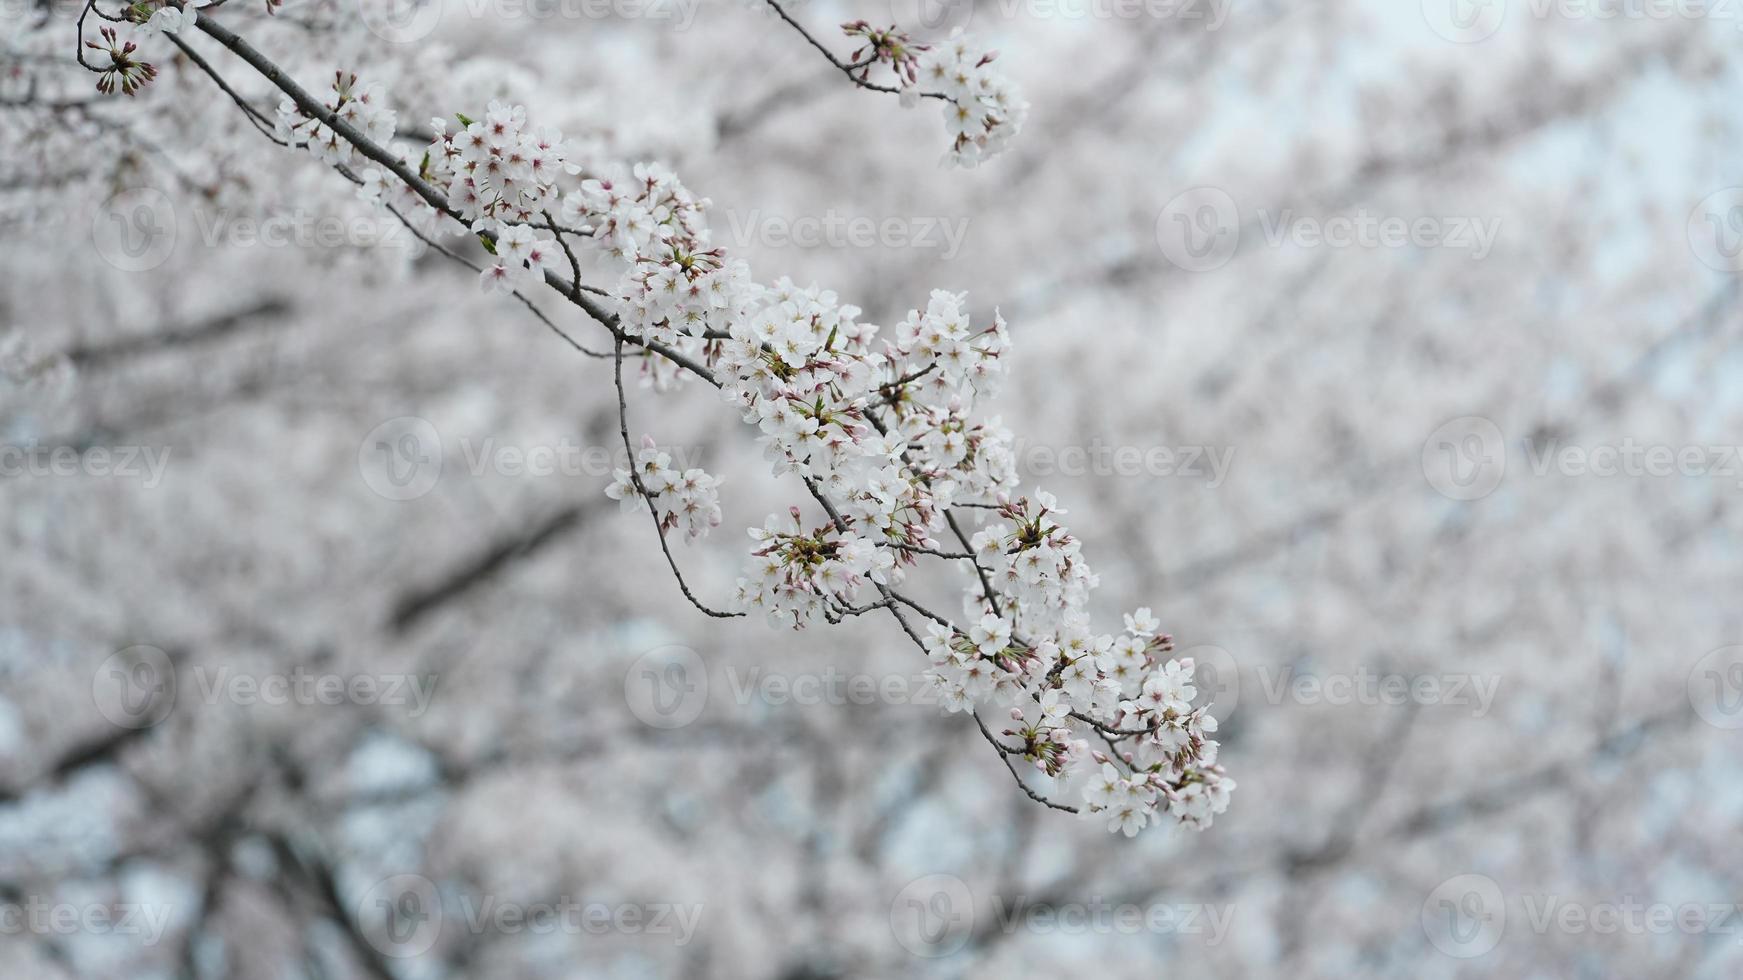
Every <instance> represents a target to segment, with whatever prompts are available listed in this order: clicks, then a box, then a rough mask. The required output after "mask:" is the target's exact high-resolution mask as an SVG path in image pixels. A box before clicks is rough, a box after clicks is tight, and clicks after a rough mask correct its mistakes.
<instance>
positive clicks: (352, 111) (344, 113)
mask: <svg viewBox="0 0 1743 980" xmlns="http://www.w3.org/2000/svg"><path fill="white" fill-rule="evenodd" d="M189 13H190V16H191V14H192V12H191V11H190V12H189ZM323 104H324V105H325V106H326V107H327V108H328V109H329V110H331V111H332V113H333V115H334V116H336V117H338V118H339V119H341V120H343V121H344V122H346V123H347V124H349V125H351V126H353V127H355V128H356V129H357V130H358V131H359V132H361V133H362V134H363V135H364V136H367V137H368V138H369V139H370V140H371V141H373V142H375V143H378V144H379V143H386V142H387V141H388V140H390V139H392V138H393V133H394V128H395V127H396V126H397V125H398V119H399V115H398V113H396V112H394V111H393V110H392V109H390V108H388V105H387V97H386V93H384V92H383V91H382V88H381V85H380V83H378V82H360V81H358V79H357V75H356V73H355V72H346V71H343V70H341V71H335V72H334V73H333V98H332V99H331V100H329V101H327V102H325V103H323ZM274 129H275V130H276V131H277V134H278V138H279V139H281V140H284V141H285V142H287V143H296V144H301V145H303V146H306V147H308V150H309V152H310V153H313V154H314V155H315V159H317V160H319V161H321V162H322V163H330V164H337V165H339V166H347V165H349V164H350V163H351V160H352V147H351V141H350V140H347V139H345V138H344V137H342V136H340V135H339V134H338V133H337V132H334V130H333V128H332V127H331V126H328V125H327V124H326V123H324V122H322V121H321V120H319V119H316V118H314V117H312V116H309V115H307V114H305V113H304V112H303V111H302V110H301V109H299V108H297V104H296V103H295V102H294V101H292V100H291V98H290V97H289V96H286V97H285V98H283V99H281V100H280V101H279V104H278V113H277V115H276V117H275V118H274Z"/></svg>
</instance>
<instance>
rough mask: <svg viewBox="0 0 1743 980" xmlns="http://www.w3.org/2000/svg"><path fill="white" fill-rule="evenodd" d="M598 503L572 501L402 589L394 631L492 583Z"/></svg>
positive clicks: (578, 522) (576, 523) (575, 523)
mask: <svg viewBox="0 0 1743 980" xmlns="http://www.w3.org/2000/svg"><path fill="white" fill-rule="evenodd" d="M597 506H598V504H596V503H594V502H592V501H591V500H589V501H588V502H586V503H581V504H570V505H569V506H567V507H564V508H562V509H561V510H558V511H556V512H555V513H553V514H551V515H549V516H548V517H546V518H544V519H543V520H541V521H539V522H537V523H535V524H532V525H531V526H530V527H528V528H527V529H526V530H524V531H521V532H519V533H516V534H511V535H509V536H507V537H504V538H502V539H500V540H498V541H495V542H492V543H491V544H490V546H489V547H487V548H486V549H485V550H484V551H483V552H482V553H481V554H478V555H476V556H474V557H472V558H471V559H468V560H467V561H466V562H465V563H463V564H461V565H460V566H458V567H456V568H454V569H451V570H449V571H448V572H446V573H445V574H443V575H442V576H440V577H439V578H437V579H436V580H435V581H434V582H432V583H430V584H428V585H424V586H420V587H418V588H415V589H413V590H411V591H409V592H405V593H402V594H401V595H400V597H399V598H398V599H397V600H395V601H394V604H393V614H392V616H391V618H390V619H389V624H390V625H391V626H392V628H393V631H394V632H395V633H404V632H406V631H407V630H409V629H411V627H412V626H414V625H416V624H417V622H418V621H419V620H421V619H423V618H424V617H425V616H427V615H429V614H430V613H432V612H434V611H436V610H437V609H439V608H441V607H442V606H445V605H447V604H448V603H450V602H454V601H455V600H457V599H460V598H462V597H464V596H465V595H467V594H468V593H470V592H472V591H473V590H475V589H478V588H480V587H482V586H484V585H485V584H487V583H489V582H490V581H491V580H492V579H494V578H496V577H497V576H498V575H499V574H501V573H502V571H503V570H504V569H506V568H507V567H509V566H510V565H512V564H514V563H515V562H517V561H520V560H521V559H524V558H529V557H532V556H533V555H536V554H538V553H539V552H540V551H542V550H544V548H545V547H546V546H548V545H550V544H551V543H552V542H554V541H556V540H558V539H559V538H561V537H563V536H564V535H565V534H568V533H569V532H570V531H573V530H575V529H576V528H578V527H580V526H581V525H582V523H583V520H584V518H585V517H586V516H587V515H588V514H589V512H591V511H592V510H594V509H595V508H597Z"/></svg>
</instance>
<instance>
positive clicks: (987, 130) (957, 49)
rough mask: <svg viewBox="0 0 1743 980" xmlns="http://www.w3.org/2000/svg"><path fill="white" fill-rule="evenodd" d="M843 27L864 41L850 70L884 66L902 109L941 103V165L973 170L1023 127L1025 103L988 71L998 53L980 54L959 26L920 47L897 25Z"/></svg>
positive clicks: (1011, 87)
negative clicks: (944, 141)
mask: <svg viewBox="0 0 1743 980" xmlns="http://www.w3.org/2000/svg"><path fill="white" fill-rule="evenodd" d="M841 29H842V31H843V32H844V33H845V34H847V36H849V37H855V38H859V39H860V40H862V41H863V42H864V43H863V44H862V46H861V47H860V48H859V49H858V50H856V51H855V52H854V53H853V60H852V63H851V67H852V69H853V70H865V69H869V68H870V66H872V65H874V64H884V65H887V66H888V67H889V69H890V70H891V71H892V72H894V74H895V76H896V81H897V83H898V84H899V85H900V87H901V88H900V91H901V97H902V104H903V105H904V106H907V107H909V108H912V107H914V106H917V105H919V104H920V99H921V98H922V97H924V96H933V97H936V98H940V99H942V100H943V102H944V127H945V129H946V131H948V132H949V133H950V150H949V151H948V152H947V153H945V155H944V159H943V161H942V162H944V163H946V164H954V165H956V166H959V167H973V166H975V165H976V164H978V163H980V162H981V161H982V160H988V159H991V158H992V157H994V156H997V155H998V154H999V153H1001V152H1003V151H1004V150H1005V148H1006V147H1008V146H1009V145H1010V142H1011V140H1012V139H1014V138H1015V137H1016V135H1017V133H1018V132H1019V131H1020V130H1021V129H1022V128H1023V120H1024V119H1026V118H1027V117H1028V115H1029V103H1028V102H1027V101H1026V100H1025V99H1024V98H1023V93H1022V91H1021V90H1020V89H1018V88H1017V84H1016V83H1015V82H1013V81H1011V80H1010V78H1008V77H1006V76H1005V75H1004V74H1002V73H1000V72H998V71H995V70H994V69H993V68H992V63H993V61H994V59H996V58H998V56H999V53H998V52H997V51H983V50H982V49H981V48H980V47H979V46H978V45H977V44H975V42H974V41H973V39H971V38H969V37H968V36H967V35H965V34H963V33H962V28H960V27H959V28H956V29H955V30H953V31H951V32H950V37H949V39H947V40H946V41H945V42H944V43H943V44H937V45H928V44H919V43H917V42H915V41H914V40H913V38H911V37H909V36H908V35H907V34H906V33H905V32H903V31H901V30H898V29H897V28H895V27H887V28H883V29H878V28H874V27H872V26H871V25H870V24H869V23H867V22H866V21H863V20H855V21H849V22H848V23H845V24H843V25H841Z"/></svg>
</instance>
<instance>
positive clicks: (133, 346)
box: [66, 296, 291, 371]
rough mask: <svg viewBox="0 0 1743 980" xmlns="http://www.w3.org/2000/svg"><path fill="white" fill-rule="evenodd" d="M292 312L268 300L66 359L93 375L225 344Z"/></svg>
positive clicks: (86, 348) (74, 352) (84, 348)
mask: <svg viewBox="0 0 1743 980" xmlns="http://www.w3.org/2000/svg"><path fill="white" fill-rule="evenodd" d="M290 310H291V304H290V302H289V301H288V300H286V299H284V298H283V297H279V296H268V297H266V298H264V299H261V300H258V301H256V302H254V303H251V304H249V305H248V306H244V307H240V308H237V309H234V310H231V311H229V312H227V313H220V314H218V315H216V316H213V317H211V318H209V319H206V320H202V321H200V322H198V323H194V324H192V325H188V326H179V327H170V328H168V329H164V330H158V331H153V332H151V333H148V334H143V335H141V336H137V337H125V338H122V339H120V340H112V341H109V342H107V343H101V344H85V345H81V346H78V347H74V348H73V349H71V350H69V351H67V352H66V357H67V359H68V360H69V361H71V362H72V363H73V366H74V367H75V368H78V369H79V370H81V371H89V370H93V369H97V368H103V367H107V366H109V365H110V364H111V363H112V362H114V361H118V360H123V359H125V358H130V357H137V356H140V355H143V354H153V353H157V352H159V351H165V350H171V349H174V348H177V347H186V346H190V345H194V344H203V343H207V342H210V341H214V340H222V339H224V338H226V337H229V336H231V335H233V334H235V333H237V332H238V331H239V330H241V329H242V328H243V327H246V326H249V325H251V324H253V323H254V322H256V321H258V320H261V319H266V318H270V317H277V316H282V315H283V314H286V313H289V312H290Z"/></svg>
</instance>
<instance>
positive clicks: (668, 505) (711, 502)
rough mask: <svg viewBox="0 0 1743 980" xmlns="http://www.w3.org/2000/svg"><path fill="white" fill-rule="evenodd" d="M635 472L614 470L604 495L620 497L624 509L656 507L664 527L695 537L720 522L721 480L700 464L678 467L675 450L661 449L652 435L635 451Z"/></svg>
mask: <svg viewBox="0 0 1743 980" xmlns="http://www.w3.org/2000/svg"><path fill="white" fill-rule="evenodd" d="M632 465H633V466H634V472H631V471H630V470H627V469H621V470H614V471H613V472H612V481H611V485H610V486H609V487H606V488H605V495H606V496H608V497H610V498H611V499H613V500H616V501H619V502H621V503H622V505H623V509H624V510H646V509H648V508H649V507H652V508H653V511H654V514H655V516H657V517H658V518H659V519H660V529H661V530H662V531H671V530H679V531H683V532H684V536H685V537H687V538H691V539H695V538H700V537H703V536H705V535H707V534H708V532H709V531H712V530H713V529H715V528H717V527H719V526H720V490H719V487H720V480H719V479H718V478H717V477H713V476H710V475H709V474H708V473H706V472H704V471H703V470H702V469H700V468H698V467H694V466H693V467H690V468H689V469H678V468H677V467H674V466H673V465H672V454H671V453H668V452H665V451H664V450H662V449H660V448H659V446H658V445H657V444H656V443H655V442H654V439H653V437H652V436H643V437H642V444H641V451H640V452H638V453H637V454H636V458H635V461H634V463H633V464H632Z"/></svg>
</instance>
